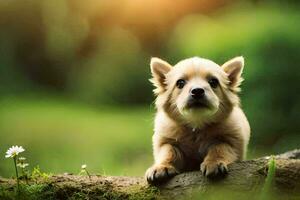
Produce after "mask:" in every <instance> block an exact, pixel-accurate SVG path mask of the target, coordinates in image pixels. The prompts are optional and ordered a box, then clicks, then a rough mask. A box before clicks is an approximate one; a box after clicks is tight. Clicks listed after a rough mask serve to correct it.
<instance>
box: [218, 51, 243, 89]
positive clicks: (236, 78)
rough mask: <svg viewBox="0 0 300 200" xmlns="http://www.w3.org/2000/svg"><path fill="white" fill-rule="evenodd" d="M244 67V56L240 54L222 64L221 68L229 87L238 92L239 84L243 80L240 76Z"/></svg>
mask: <svg viewBox="0 0 300 200" xmlns="http://www.w3.org/2000/svg"><path fill="white" fill-rule="evenodd" d="M243 68H244V58H243V57H242V56H239V57H235V58H233V59H231V60H229V61H227V62H226V63H224V64H223V65H222V69H223V70H224V71H225V72H226V74H227V76H228V80H229V83H228V85H229V87H230V88H231V89H232V90H233V91H236V92H238V91H239V90H240V89H239V86H240V84H241V82H242V81H243V78H242V77H241V75H242V72H243Z"/></svg>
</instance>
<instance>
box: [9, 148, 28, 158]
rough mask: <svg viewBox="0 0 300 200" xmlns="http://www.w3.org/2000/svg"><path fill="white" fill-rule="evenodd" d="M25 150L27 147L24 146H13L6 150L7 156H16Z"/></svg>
mask: <svg viewBox="0 0 300 200" xmlns="http://www.w3.org/2000/svg"><path fill="white" fill-rule="evenodd" d="M23 151H25V149H24V148H23V147H22V146H12V147H10V148H9V149H8V150H7V151H6V155H5V158H14V157H15V156H17V155H18V154H19V153H21V152H23Z"/></svg>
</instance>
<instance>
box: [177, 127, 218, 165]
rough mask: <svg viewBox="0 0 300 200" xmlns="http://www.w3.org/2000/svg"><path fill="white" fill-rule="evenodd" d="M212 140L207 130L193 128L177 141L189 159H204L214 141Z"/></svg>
mask: <svg viewBox="0 0 300 200" xmlns="http://www.w3.org/2000/svg"><path fill="white" fill-rule="evenodd" d="M211 140H212V138H211V137H208V134H207V132H204V131H199V130H191V131H188V132H186V133H185V134H184V135H183V136H182V137H180V138H178V139H177V141H176V143H177V146H178V147H179V148H180V150H181V151H182V152H183V153H184V155H185V157H187V158H188V159H193V160H203V158H204V157H205V155H206V153H207V149H208V147H209V146H210V145H211V143H212V141H211Z"/></svg>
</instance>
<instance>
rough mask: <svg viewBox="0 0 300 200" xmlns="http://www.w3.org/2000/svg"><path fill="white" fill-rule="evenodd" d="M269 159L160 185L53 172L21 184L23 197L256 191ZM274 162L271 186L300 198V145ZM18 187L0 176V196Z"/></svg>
mask: <svg viewBox="0 0 300 200" xmlns="http://www.w3.org/2000/svg"><path fill="white" fill-rule="evenodd" d="M269 159H270V157H269V156H267V157H262V158H258V159H254V160H247V161H241V162H236V163H233V164H230V165H229V166H228V169H229V172H228V175H227V176H226V177H223V178H220V179H208V178H206V177H203V175H202V174H201V172H200V171H194V172H187V173H183V174H180V175H177V176H175V177H174V178H172V179H171V180H170V181H168V182H166V183H165V184H163V185H160V186H157V187H154V186H149V185H148V184H147V183H146V181H145V180H144V178H142V177H116V176H101V175H92V176H91V177H90V178H89V177H88V176H78V175H71V174H63V175H53V176H51V177H49V178H43V177H40V178H38V179H36V180H35V181H31V182H30V184H29V185H26V184H25V183H24V181H23V187H22V188H31V190H29V189H27V190H25V191H21V193H23V194H22V197H27V196H29V197H30V195H33V196H35V197H36V196H38V197H40V198H43V199H48V198H49V199H68V198H73V199H77V198H79V199H174V198H176V199H177V198H178V197H179V196H182V197H185V196H186V197H190V196H191V195H192V193H193V192H194V191H197V192H198V193H199V192H200V193H201V192H203V193H205V192H206V191H209V190H211V189H213V188H216V187H221V188H222V190H224V189H226V190H227V191H239V192H241V193H245V192H247V193H249V194H255V193H257V192H258V191H261V190H262V187H263V186H264V183H265V179H266V177H267V174H268V161H269ZM275 163H276V170H275V176H274V178H273V183H272V189H273V191H275V193H276V194H279V195H277V197H279V199H280V198H282V199H286V198H287V197H288V199H300V149H297V150H294V151H289V152H286V153H284V154H280V155H277V156H275ZM15 188H16V181H15V180H13V179H4V178H0V199H5V198H8V197H11V196H12V194H11V193H13V192H14V191H15ZM32 188H35V189H36V188H39V189H38V190H35V189H32ZM28 191H30V192H28ZM14 194H15V195H16V193H14ZM19 195H20V194H19ZM28 199H30V198H28Z"/></svg>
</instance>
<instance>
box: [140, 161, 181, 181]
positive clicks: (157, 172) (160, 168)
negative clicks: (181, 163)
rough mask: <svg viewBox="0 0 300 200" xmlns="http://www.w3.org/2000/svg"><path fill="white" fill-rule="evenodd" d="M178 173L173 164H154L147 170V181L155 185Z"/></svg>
mask: <svg viewBox="0 0 300 200" xmlns="http://www.w3.org/2000/svg"><path fill="white" fill-rule="evenodd" d="M176 174H178V171H177V170H176V168H175V167H173V166H172V165H162V164H160V165H154V166H152V167H150V168H149V169H148V170H147V171H146V175H145V176H146V179H147V182H148V183H150V184H153V185H156V184H159V183H163V182H165V181H166V180H168V179H169V178H171V177H173V176H175V175H176Z"/></svg>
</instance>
